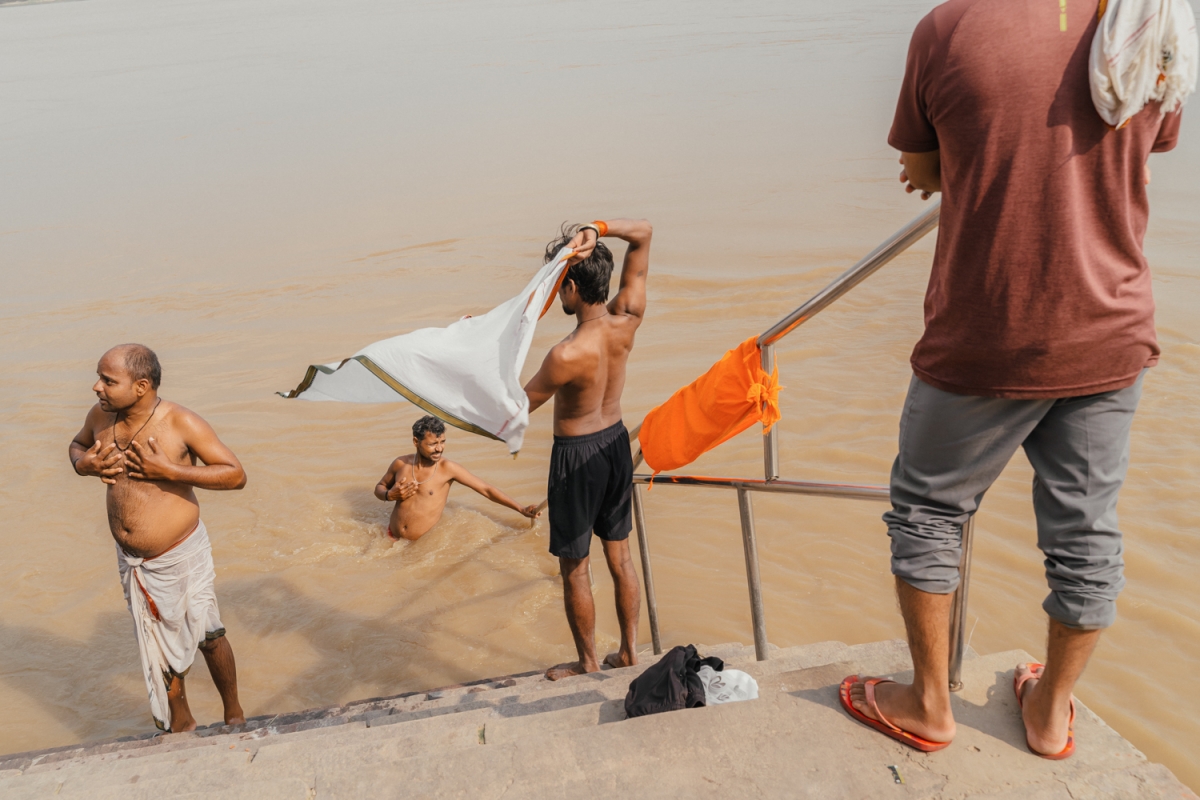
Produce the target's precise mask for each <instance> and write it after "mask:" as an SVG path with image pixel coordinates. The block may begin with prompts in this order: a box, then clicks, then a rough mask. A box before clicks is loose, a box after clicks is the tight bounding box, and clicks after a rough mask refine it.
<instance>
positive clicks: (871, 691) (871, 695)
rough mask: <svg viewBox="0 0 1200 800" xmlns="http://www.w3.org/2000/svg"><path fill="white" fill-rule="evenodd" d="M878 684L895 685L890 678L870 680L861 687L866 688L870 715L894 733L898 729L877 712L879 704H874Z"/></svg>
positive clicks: (881, 713) (898, 729)
mask: <svg viewBox="0 0 1200 800" xmlns="http://www.w3.org/2000/svg"><path fill="white" fill-rule="evenodd" d="M880 683H895V681H894V680H892V679H891V678H871V679H869V680H865V681H863V686H864V687H865V688H866V694H867V705H868V706H869V707H870V708H871V713H872V714H874V715H875V719H877V720H879V721H880V722H882V723H883V724H884V725H886V726H888V727H889V728H891V729H892V730H894V731H900V728H899V727H897V726H896V725H895V724H893V723H892V721H891V720H890V719H888V718H887V717H885V716H884V715H883V712H882V711H880V710H879V704H878V703H876V702H875V686H876V684H880Z"/></svg>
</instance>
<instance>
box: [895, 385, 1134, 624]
mask: <svg viewBox="0 0 1200 800" xmlns="http://www.w3.org/2000/svg"><path fill="white" fill-rule="evenodd" d="M1144 377H1145V370H1143V371H1142V374H1141V375H1140V376H1139V377H1138V379H1137V382H1136V383H1134V384H1133V385H1132V386H1130V387H1128V388H1126V389H1119V390H1117V391H1112V392H1104V393H1102V394H1094V395H1087V396H1085V397H1072V398H1064V399H1059V400H1004V399H999V398H993V397H972V396H968V395H960V394H952V393H950V392H943V391H942V390H940V389H935V388H934V387H932V386H930V385H929V384H927V383H923V382H922V381H920V380H918V379H917V378H916V377H914V378H913V379H912V382H911V384H910V385H909V389H908V398H907V400H905V403H904V413H903V415H902V416H901V418H900V453H899V455H897V456H896V462H895V464H894V465H893V466H892V478H891V496H892V510H891V511H889V512H887V513H886V514H884V515H883V519H884V521H885V522H886V523H887V526H888V535H889V536H890V537H891V539H892V572H893V573H894V574H895V575H896V576H897V577H898V578H900V579H901V580H903V581H904V582H905V583H908V584H909V585H911V586H913V587H915V588H917V589H920V590H921V591H925V592H931V593H934V594H949V593H950V592H953V591H954V590H955V589H956V588H957V587H958V564H959V558H960V556H961V553H962V526H963V524H964V523H965V522H966V521H967V519H968V518H969V517H970V516H971V515H972V514H974V513H975V511H976V509H978V508H979V503H980V502H981V501H982V500H983V495H984V494H985V493H986V492H987V490H988V489H989V488H991V485H992V483H993V482H994V481H995V480H996V478H997V477H999V475H1000V472H1001V471H1002V470H1003V469H1004V467H1005V466H1006V465H1007V464H1008V462H1009V459H1011V458H1012V456H1013V453H1015V452H1016V450H1017V447H1024V448H1025V454H1026V456H1028V458H1029V462H1030V463H1031V464H1032V465H1033V469H1034V473H1035V474H1034V479H1033V509H1034V513H1035V515H1036V516H1037V531H1038V547H1039V548H1040V549H1041V551H1042V553H1043V554H1044V555H1045V565H1046V580H1047V583H1049V585H1050V595H1049V596H1048V597H1047V598H1046V600H1045V602H1043V603H1042V608H1044V609H1045V610H1046V613H1047V614H1049V615H1050V617H1051V618H1053V619H1056V620H1058V621H1059V622H1061V623H1063V624H1064V625H1068V626H1070V627H1073V628H1084V629H1096V628H1106V627H1108V626H1109V625H1111V624H1112V623H1113V621H1114V619H1115V618H1116V601H1117V595H1118V594H1119V593H1120V591H1121V589H1122V587H1124V585H1125V578H1124V574H1123V572H1124V566H1125V562H1124V559H1123V547H1122V543H1121V532H1120V531H1119V530H1118V529H1117V494H1118V492H1120V489H1121V484H1122V482H1123V481H1124V480H1125V471H1126V469H1127V468H1128V466H1129V430H1130V427H1131V425H1132V423H1133V414H1134V411H1135V410H1136V409H1137V404H1138V399H1139V398H1140V397H1141V393H1142V380H1143V378H1144Z"/></svg>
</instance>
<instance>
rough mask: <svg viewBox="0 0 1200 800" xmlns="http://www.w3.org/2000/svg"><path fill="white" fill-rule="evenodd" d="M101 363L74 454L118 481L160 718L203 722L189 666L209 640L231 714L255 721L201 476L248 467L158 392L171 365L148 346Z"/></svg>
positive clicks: (147, 669)
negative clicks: (246, 709)
mask: <svg viewBox="0 0 1200 800" xmlns="http://www.w3.org/2000/svg"><path fill="white" fill-rule="evenodd" d="M96 373H97V374H98V375H99V379H98V380H97V381H96V383H95V385H94V386H93V387H92V390H93V391H94V392H95V393H96V397H97V398H98V400H99V402H98V403H97V404H96V405H94V406H92V409H91V410H90V411H88V414H87V418H86V419H85V421H84V423H83V428H82V430H80V431H79V433H78V434H76V436H75V439H74V441H72V442H71V447H70V455H71V464H72V466H73V467H74V468H75V472H76V473H77V474H79V475H85V476H94V477H98V478H100V480H102V481H103V482H104V483H105V484H107V485H108V497H107V500H108V502H107V505H108V525H109V529H110V530H111V531H112V535H113V539H115V540H116V544H117V568H118V570H119V572H120V576H121V583H122V585H123V586H124V589H125V601H126V603H128V605H129V611H130V613H132V614H133V625H134V631H135V633H136V635H137V642H138V649H139V650H140V652H141V658H142V673H143V676H144V677H145V679H146V691H147V694H148V695H149V698H150V711H151V714H153V716H154V723H155V725H157V726H158V727H159V728H160V729H162V730H166V731H172V732H179V731H190V730H194V729H195V727H196V720H195V718H194V717H193V716H192V712H191V710H190V709H189V708H188V703H187V694H186V693H185V691H184V676H185V675H186V674H187V671H188V669H190V668H191V666H192V662H193V661H194V660H195V658H196V650H197V649H199V650H200V651H201V652H203V653H204V660H205V661H206V662H208V670H209V672H210V673H211V674H212V677H213V683H215V684H216V686H217V691H218V692H220V694H221V701H222V703H223V704H224V707H225V714H224V717H225V724H227V725H236V724H240V723H242V722H245V721H246V720H245V715H244V714H243V713H242V706H241V703H240V702H239V701H238V692H237V669H236V666H235V664H234V660H233V650H232V648H230V646H229V642H228V641H227V640H226V639H225V626H224V625H223V624H222V623H221V617H220V614H219V612H218V609H217V598H216V594H215V593H214V591H213V579H214V577H215V575H214V572H213V562H212V548H211V546H210V545H209V541H208V532H207V530H206V529H205V527H204V523H203V522H202V521H201V520H200V506H199V504H198V503H197V501H196V492H195V487H199V488H201V489H240V488H242V487H243V486H245V485H246V473H245V471H244V470H243V469H242V465H241V464H240V463H239V462H238V459H237V456H235V455H234V454H233V453H232V452H231V451H230V450H229V448H228V447H226V446H225V445H224V444H222V443H221V440H220V439H218V438H217V435H216V433H215V432H214V431H213V429H212V428H210V427H209V425H208V423H206V422H205V421H204V420H203V419H201V418H200V416H199V415H197V414H195V413H194V412H192V411H189V410H188V409H186V408H184V407H183V406H180V405H177V404H175V403H171V402H168V401H164V400H163V399H162V398H160V397H159V396H158V385H159V382H160V381H161V380H162V368H161V366H160V365H159V363H158V357H157V356H156V355H155V354H154V352H153V351H152V350H150V349H149V348H148V347H145V346H143V345H140V344H126V345H118V346H117V347H114V348H112V349H111V350H109V351H108V352H107V353H105V354H104V356H103V357H102V358H101V359H100V363H99V365H98V366H97V368H96ZM197 461H200V462H202V463H201V464H199V465H197V463H196V462H197Z"/></svg>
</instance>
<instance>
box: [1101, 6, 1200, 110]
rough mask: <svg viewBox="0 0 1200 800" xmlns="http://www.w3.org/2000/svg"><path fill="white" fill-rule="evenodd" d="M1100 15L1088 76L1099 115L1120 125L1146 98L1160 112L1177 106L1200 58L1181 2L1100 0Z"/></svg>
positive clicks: (1191, 20)
mask: <svg viewBox="0 0 1200 800" xmlns="http://www.w3.org/2000/svg"><path fill="white" fill-rule="evenodd" d="M1100 14H1101V16H1100V24H1099V26H1098V27H1097V28H1096V35H1095V37H1093V39H1092V52H1091V56H1090V57H1089V59H1088V77H1089V80H1090V82H1091V88H1092V102H1093V103H1094V104H1095V106H1096V111H1097V112H1099V114H1100V116H1101V118H1102V119H1103V120H1104V121H1105V122H1107V123H1108V124H1109V125H1110V126H1112V127H1113V128H1120V127H1121V126H1122V125H1124V124H1125V123H1126V122H1128V121H1129V119H1130V118H1131V117H1132V116H1134V115H1135V114H1137V113H1138V112H1139V111H1141V110H1142V109H1143V108H1144V107H1145V106H1146V104H1147V103H1150V102H1152V101H1158V102H1160V103H1162V111H1163V113H1164V114H1169V113H1171V112H1172V111H1174V110H1175V109H1176V108H1178V107H1179V106H1181V105H1183V103H1184V102H1185V101H1186V100H1187V98H1188V95H1190V94H1191V93H1192V92H1194V91H1196V72H1197V64H1198V61H1200V44H1198V43H1197V38H1196V16H1195V14H1194V13H1193V12H1192V7H1191V6H1190V5H1188V2H1187V0H1108V2H1107V4H1105V3H1104V2H1103V0H1102V2H1101V4H1100Z"/></svg>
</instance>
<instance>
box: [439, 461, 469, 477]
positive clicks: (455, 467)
mask: <svg viewBox="0 0 1200 800" xmlns="http://www.w3.org/2000/svg"><path fill="white" fill-rule="evenodd" d="M442 469H444V470H445V471H446V474H447V475H449V476H450V477H451V478H460V477H462V476H464V475H465V476H467V477H470V475H471V471H470V470H469V469H467V468H466V467H464V466H463V465H462V464H460V463H458V462H457V461H451V460H450V459H448V458H446V457H445V456H443V457H442Z"/></svg>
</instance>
